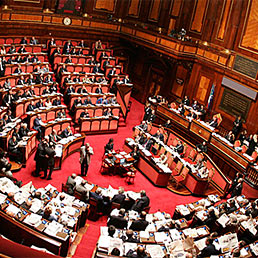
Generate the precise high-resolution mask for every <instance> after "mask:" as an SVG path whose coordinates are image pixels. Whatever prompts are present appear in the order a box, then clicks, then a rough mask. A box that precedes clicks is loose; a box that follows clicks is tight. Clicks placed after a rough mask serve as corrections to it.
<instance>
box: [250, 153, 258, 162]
mask: <svg viewBox="0 0 258 258" xmlns="http://www.w3.org/2000/svg"><path fill="white" fill-rule="evenodd" d="M257 155H258V154H257V152H256V151H253V153H252V156H251V157H252V158H253V159H254V161H255V160H256V158H257Z"/></svg>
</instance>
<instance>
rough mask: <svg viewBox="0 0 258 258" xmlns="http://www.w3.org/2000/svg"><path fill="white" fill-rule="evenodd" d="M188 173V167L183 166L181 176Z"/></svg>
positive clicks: (184, 176)
mask: <svg viewBox="0 0 258 258" xmlns="http://www.w3.org/2000/svg"><path fill="white" fill-rule="evenodd" d="M188 173H189V168H188V167H184V168H183V169H182V172H181V174H180V175H181V176H182V177H183V178H186V176H187V175H188Z"/></svg>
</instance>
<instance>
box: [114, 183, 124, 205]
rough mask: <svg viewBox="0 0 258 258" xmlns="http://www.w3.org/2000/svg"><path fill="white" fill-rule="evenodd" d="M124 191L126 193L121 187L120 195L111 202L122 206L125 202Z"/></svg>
mask: <svg viewBox="0 0 258 258" xmlns="http://www.w3.org/2000/svg"><path fill="white" fill-rule="evenodd" d="M124 191H125V190H124V188H122V187H119V190H118V193H117V194H115V195H114V196H113V198H112V199H111V202H114V203H119V204H121V205H122V204H123V202H124V200H125V195H124Z"/></svg>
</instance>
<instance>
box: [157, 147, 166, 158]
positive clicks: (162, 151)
mask: <svg viewBox="0 0 258 258" xmlns="http://www.w3.org/2000/svg"><path fill="white" fill-rule="evenodd" d="M165 152H166V149H165V148H164V147H163V146H162V147H161V148H160V150H159V152H158V153H159V156H160V155H161V154H163V153H165Z"/></svg>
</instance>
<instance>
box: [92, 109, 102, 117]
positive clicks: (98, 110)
mask: <svg viewBox="0 0 258 258" xmlns="http://www.w3.org/2000/svg"><path fill="white" fill-rule="evenodd" d="M94 115H95V116H102V115H103V109H102V108H97V109H95V114H94Z"/></svg>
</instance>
